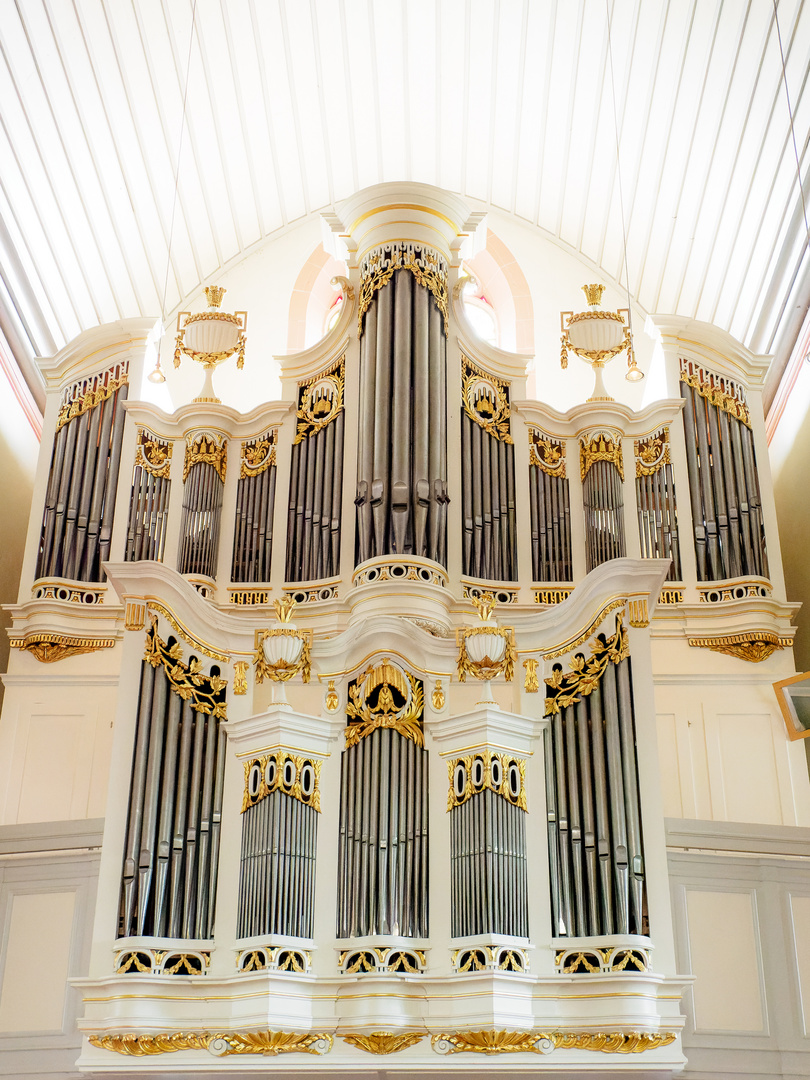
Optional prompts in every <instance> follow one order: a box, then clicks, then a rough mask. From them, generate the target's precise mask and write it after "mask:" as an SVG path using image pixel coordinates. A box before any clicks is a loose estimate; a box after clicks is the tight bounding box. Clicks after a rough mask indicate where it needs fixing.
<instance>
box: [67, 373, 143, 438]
mask: <svg viewBox="0 0 810 1080" xmlns="http://www.w3.org/2000/svg"><path fill="white" fill-rule="evenodd" d="M102 374H103V373H102ZM128 382H129V372H128V371H125V372H124V373H123V375H119V376H118V378H117V379H115V378H111V379H110V380H109V381H108V382H107V384H106V385H104V384H102V385H101V386H98V387H97V388H96V389H95V390H88V391H87V392H86V393H84V394H82V395H81V397H77V398H75V399H74V400H73V401H68V402H66V403H65V404H64V405H63V406H62V407H61V408H60V410H59V415H58V416H57V419H56V430H57V431H59V430H60V428H63V427H64V426H65V424H68V423H70V421H71V420H73V419H74V418H75V417H77V416H81V415H82V413H86V412H89V411H90V409H95V407H96V405H100V404H101V403H102V401H106V400H107V398H108V397H112V395H113V394H114V393H115V392H116V391H117V390H120V388H121V387H122V386H125V385H126V384H127V383H128Z"/></svg>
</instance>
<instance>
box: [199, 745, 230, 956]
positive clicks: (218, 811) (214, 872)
mask: <svg viewBox="0 0 810 1080" xmlns="http://www.w3.org/2000/svg"><path fill="white" fill-rule="evenodd" d="M225 744H226V735H225V729H224V728H222V727H219V725H217V768H216V779H215V782H214V805H213V809H212V813H211V873H210V875H209V878H208V923H207V925H206V926H205V927H203V928H202V935H203V937H206V938H210V937H213V933H214V911H215V906H216V896H217V880H218V877H219V837H220V832H221V828H222V825H221V823H222V798H223V792H224V789H225Z"/></svg>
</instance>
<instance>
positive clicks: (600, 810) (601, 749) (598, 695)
mask: <svg viewBox="0 0 810 1080" xmlns="http://www.w3.org/2000/svg"><path fill="white" fill-rule="evenodd" d="M588 714H589V716H590V720H591V760H592V764H593V783H594V810H595V819H596V856H597V859H598V869H599V906H600V912H601V923H602V933H603V934H610V933H613V925H614V923H613V881H612V874H611V865H610V863H611V855H612V851H611V842H610V811H609V809H608V789H607V768H606V764H605V736H604V721H603V710H602V691H601V689H600V687H598V686H597V687H595V688H594V689H593V691H592V692H591V695H590V697H589V698H588Z"/></svg>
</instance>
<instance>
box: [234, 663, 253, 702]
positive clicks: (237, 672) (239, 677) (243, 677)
mask: <svg viewBox="0 0 810 1080" xmlns="http://www.w3.org/2000/svg"><path fill="white" fill-rule="evenodd" d="M248 667H249V664H248V662H247V660H237V661H236V663H235V664H234V665H233V692H234V694H238V695H239V696H240V697H242V696H244V695H245V694H246V693H247V691H248V687H247V673H248Z"/></svg>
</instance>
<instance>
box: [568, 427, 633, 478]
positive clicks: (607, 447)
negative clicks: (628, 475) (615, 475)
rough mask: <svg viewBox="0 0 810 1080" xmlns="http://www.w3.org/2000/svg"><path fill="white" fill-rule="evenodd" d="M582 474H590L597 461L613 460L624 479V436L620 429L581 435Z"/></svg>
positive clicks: (607, 429) (582, 475)
mask: <svg viewBox="0 0 810 1080" xmlns="http://www.w3.org/2000/svg"><path fill="white" fill-rule="evenodd" d="M579 453H580V476H581V478H582V480H584V479H585V477H586V476H587V475H588V473H589V471H590V468H591V466H592V465H593V464H594V463H595V462H597V461H609V462H612V463H613V464H614V465H615V466H616V468H617V469H618V472H619V476H620V477H621V478H622V480H624V459H623V457H622V436H621V432H619V431H611V430H610V429H609V428H606V429H605V430H604V431H591V432H589V433H588V434H587V435H582V436H581V437H580V447H579Z"/></svg>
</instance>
